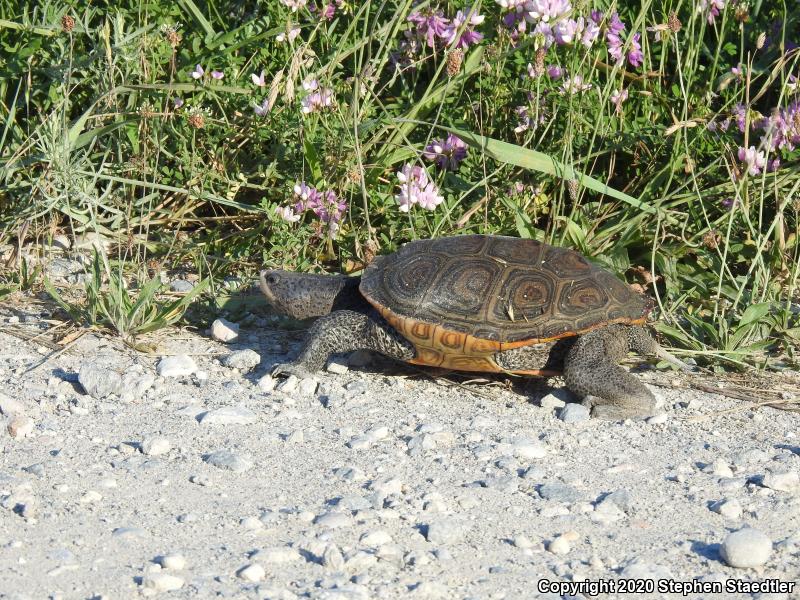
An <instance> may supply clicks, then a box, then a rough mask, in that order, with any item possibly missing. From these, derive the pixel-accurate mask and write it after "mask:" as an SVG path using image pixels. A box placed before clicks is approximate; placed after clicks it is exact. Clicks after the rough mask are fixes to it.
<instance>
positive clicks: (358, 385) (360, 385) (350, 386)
mask: <svg viewBox="0 0 800 600" xmlns="http://www.w3.org/2000/svg"><path fill="white" fill-rule="evenodd" d="M344 389H345V390H346V391H347V392H348V394H350V395H352V396H355V395H356V394H364V393H366V391H367V384H366V383H364V382H363V381H361V380H356V381H351V382H349V383H347V384H345V386H344Z"/></svg>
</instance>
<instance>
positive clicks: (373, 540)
mask: <svg viewBox="0 0 800 600" xmlns="http://www.w3.org/2000/svg"><path fill="white" fill-rule="evenodd" d="M359 541H360V542H361V543H362V544H364V545H365V546H370V547H372V548H377V547H378V546H383V545H384V544H389V543H391V541H392V536H391V535H389V534H388V533H386V532H385V531H382V530H380V529H378V530H375V531H368V532H367V533H365V534H364V535H362V536H361V538H360V539H359Z"/></svg>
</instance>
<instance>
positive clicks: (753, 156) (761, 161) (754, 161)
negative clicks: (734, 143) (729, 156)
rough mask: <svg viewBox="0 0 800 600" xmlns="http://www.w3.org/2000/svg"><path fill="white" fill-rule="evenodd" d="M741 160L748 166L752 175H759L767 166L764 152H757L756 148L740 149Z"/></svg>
mask: <svg viewBox="0 0 800 600" xmlns="http://www.w3.org/2000/svg"><path fill="white" fill-rule="evenodd" d="M739 160H740V161H741V162H742V163H744V164H745V165H746V166H747V171H748V173H750V175H758V174H759V173H761V169H763V168H764V167H765V166H766V164H767V159H766V158H765V157H764V152H762V151H760V150H756V147H755V146H750V147H749V148H739Z"/></svg>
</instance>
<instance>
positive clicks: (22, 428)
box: [7, 415, 34, 439]
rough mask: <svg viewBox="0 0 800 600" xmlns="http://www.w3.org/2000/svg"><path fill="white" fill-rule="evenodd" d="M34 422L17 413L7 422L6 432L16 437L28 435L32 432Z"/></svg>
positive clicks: (20, 437)
mask: <svg viewBox="0 0 800 600" xmlns="http://www.w3.org/2000/svg"><path fill="white" fill-rule="evenodd" d="M33 427H34V422H33V419H31V418H30V417H26V416H25V415H17V416H16V417H14V418H13V419H11V421H10V422H9V423H8V426H7V429H8V434H9V435H10V436H11V437H13V438H16V439H22V438H24V437H28V436H29V435H30V434H31V433H33Z"/></svg>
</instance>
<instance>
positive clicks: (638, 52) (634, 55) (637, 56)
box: [628, 33, 644, 67]
mask: <svg viewBox="0 0 800 600" xmlns="http://www.w3.org/2000/svg"><path fill="white" fill-rule="evenodd" d="M641 37H642V34H641V33H634V34H633V38H632V39H631V49H630V50H629V51H628V63H629V64H630V65H631V66H634V67H640V66H642V61H643V60H644V54H642V46H641V45H640V44H639V39H640V38H641Z"/></svg>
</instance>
